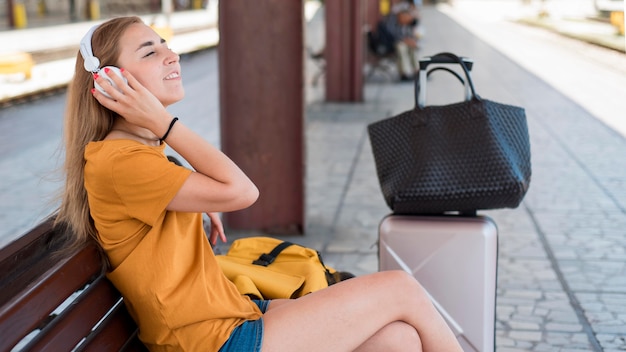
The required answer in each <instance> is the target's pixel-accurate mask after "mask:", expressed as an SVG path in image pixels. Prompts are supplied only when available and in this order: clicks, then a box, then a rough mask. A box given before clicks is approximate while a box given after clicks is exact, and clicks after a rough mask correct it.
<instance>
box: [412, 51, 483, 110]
mask: <svg viewBox="0 0 626 352" xmlns="http://www.w3.org/2000/svg"><path fill="white" fill-rule="evenodd" d="M419 61H420V72H419V77H418V79H416V80H415V107H416V108H419V109H423V108H424V106H425V104H426V81H427V78H428V76H429V74H430V73H431V72H432V71H435V70H437V69H443V70H446V71H448V72H451V73H453V74H454V75H455V76H456V77H457V78H458V79H460V81H461V82H463V83H464V85H465V99H466V100H471V99H472V98H479V97H478V95H477V94H476V91H475V90H474V83H473V82H472V78H471V76H470V72H469V71H470V70H471V69H472V67H473V64H474V62H473V61H472V60H471V59H469V58H467V57H459V56H457V55H455V54H452V53H439V54H437V55H435V56H427V57H424V58H422V59H420V60H419ZM430 64H458V65H460V66H461V68H462V69H463V72H464V73H465V77H466V80H465V81H463V79H462V78H460V77H459V75H458V74H456V72H454V71H452V70H450V69H447V68H434V69H431V70H430V71H428V72H427V71H426V69H427V68H428V65H430Z"/></svg>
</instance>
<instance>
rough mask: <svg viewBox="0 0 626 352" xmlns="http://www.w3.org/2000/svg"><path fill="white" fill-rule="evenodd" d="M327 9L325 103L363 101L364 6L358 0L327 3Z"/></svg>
mask: <svg viewBox="0 0 626 352" xmlns="http://www.w3.org/2000/svg"><path fill="white" fill-rule="evenodd" d="M324 6H325V7H326V12H325V16H326V100H328V101H344V102H356V101H363V62H364V61H363V57H364V51H363V43H364V31H363V24H364V17H365V10H366V6H365V4H364V3H363V1H361V0H328V1H325V2H324Z"/></svg>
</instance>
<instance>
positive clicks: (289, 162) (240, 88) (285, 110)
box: [218, 0, 304, 234]
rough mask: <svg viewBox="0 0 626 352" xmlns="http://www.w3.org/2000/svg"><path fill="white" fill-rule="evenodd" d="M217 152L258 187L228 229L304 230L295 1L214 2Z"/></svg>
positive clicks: (299, 34)
mask: <svg viewBox="0 0 626 352" xmlns="http://www.w3.org/2000/svg"><path fill="white" fill-rule="evenodd" d="M219 19H220V20H219V31H220V44H219V48H218V52H219V54H218V57H219V74H220V79H219V82H220V124H221V143H222V150H223V151H224V152H225V153H226V154H227V155H228V156H229V157H231V158H232V159H233V160H234V161H235V163H237V165H239V166H240V167H241V168H242V169H243V171H244V172H245V173H246V174H247V175H248V176H250V178H251V179H252V180H253V181H254V183H255V184H256V185H257V186H258V188H259V190H260V197H259V200H258V201H257V203H256V204H254V205H253V206H252V207H250V208H248V209H245V210H241V211H237V212H233V213H228V214H224V220H225V224H226V226H227V227H230V228H234V229H256V230H263V231H266V232H268V233H272V234H296V233H302V232H303V229H304V144H303V143H304V130H303V123H304V56H303V55H304V53H303V51H304V50H303V48H304V38H303V37H304V36H303V33H304V8H303V4H302V1H285V0H264V1H252V2H251V1H249V0H227V1H220V2H219Z"/></svg>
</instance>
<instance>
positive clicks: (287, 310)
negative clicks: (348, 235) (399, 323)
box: [263, 272, 399, 351]
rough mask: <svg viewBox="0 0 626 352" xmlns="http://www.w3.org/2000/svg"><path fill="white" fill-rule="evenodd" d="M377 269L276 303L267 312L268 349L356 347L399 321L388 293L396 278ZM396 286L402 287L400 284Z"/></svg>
mask: <svg viewBox="0 0 626 352" xmlns="http://www.w3.org/2000/svg"><path fill="white" fill-rule="evenodd" d="M396 278H397V276H396V277H395V278H394V275H389V273H388V272H387V273H376V274H371V275H366V276H361V277H357V278H352V279H350V280H346V281H342V282H340V283H337V284H335V285H332V286H330V287H328V288H326V289H324V290H320V291H317V292H313V293H311V294H308V295H306V296H304V297H301V298H298V299H295V300H290V301H280V302H276V303H277V304H276V305H274V302H272V304H271V305H270V308H269V309H268V311H267V312H266V314H265V315H264V316H263V319H264V322H265V332H264V338H263V350H264V351H302V350H308V349H310V348H311V346H315V347H316V349H318V350H320V351H352V350H355V349H356V348H357V347H359V346H360V345H362V344H363V343H364V342H365V341H367V340H368V339H369V338H371V337H372V336H374V335H375V334H376V333H377V331H378V330H380V329H382V328H383V327H384V326H386V325H387V324H389V323H390V322H393V321H394V320H396V315H397V314H398V309H389V308H388V307H387V306H386V305H385V298H386V296H388V295H389V289H390V287H393V284H394V283H397V280H395V279H396ZM394 289H399V287H395V288H394Z"/></svg>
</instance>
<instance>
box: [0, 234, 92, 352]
mask: <svg viewBox="0 0 626 352" xmlns="http://www.w3.org/2000/svg"><path fill="white" fill-rule="evenodd" d="M101 270H102V269H101V262H100V258H99V256H98V251H97V249H96V248H95V246H87V247H85V248H83V249H82V250H80V251H79V252H77V253H75V254H74V255H72V256H71V257H69V258H66V259H64V260H61V261H60V262H58V263H57V264H56V265H54V266H53V267H52V268H51V269H50V270H48V271H47V272H46V273H45V274H44V275H43V276H42V277H41V278H40V279H38V281H36V282H35V284H34V285H32V286H30V287H27V288H26V289H25V290H24V291H22V292H21V293H20V294H19V295H17V296H16V297H14V299H13V300H12V301H10V302H9V303H7V304H6V305H4V306H3V307H0V335H2V336H3V337H6V338H2V339H0V350H4V349H5V348H9V349H10V348H11V347H12V346H13V345H14V344H16V343H17V342H19V341H20V340H21V339H22V338H23V337H24V336H26V335H27V334H28V333H30V332H31V331H32V330H33V329H35V328H37V327H39V326H40V324H41V323H42V322H44V321H45V320H47V319H48V317H49V315H50V313H51V312H53V311H54V310H55V309H56V308H57V307H58V306H59V305H60V304H61V303H63V301H65V299H66V298H68V297H69V296H71V295H72V294H73V293H74V292H76V291H77V290H79V289H80V288H82V287H84V286H85V284H87V283H89V282H91V281H92V280H93V279H94V277H95V276H97V275H98V274H99V273H100V272H101Z"/></svg>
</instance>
